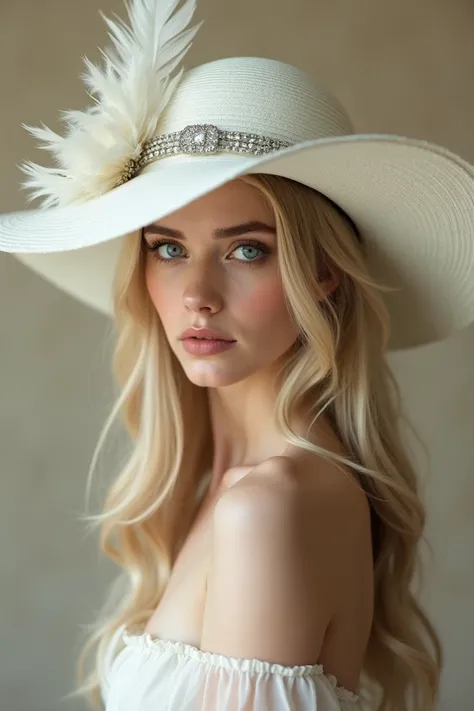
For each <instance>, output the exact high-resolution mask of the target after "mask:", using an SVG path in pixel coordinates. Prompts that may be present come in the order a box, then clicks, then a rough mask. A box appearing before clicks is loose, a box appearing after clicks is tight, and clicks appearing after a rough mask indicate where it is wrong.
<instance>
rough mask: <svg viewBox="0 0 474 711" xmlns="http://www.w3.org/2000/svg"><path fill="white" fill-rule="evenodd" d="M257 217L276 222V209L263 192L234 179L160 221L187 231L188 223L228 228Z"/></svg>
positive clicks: (272, 222)
mask: <svg viewBox="0 0 474 711" xmlns="http://www.w3.org/2000/svg"><path fill="white" fill-rule="evenodd" d="M253 220H255V221H257V220H258V221H261V222H265V223H267V224H269V225H274V224H275V218H274V215H273V210H272V209H271V207H270V205H269V204H268V203H267V200H266V198H265V196H264V195H263V193H261V192H260V190H259V189H258V188H256V187H254V186H253V185H248V184H247V183H244V182H243V181H242V180H233V181H231V182H228V183H225V184H224V185H222V186H220V187H219V188H217V189H216V190H213V191H212V192H210V193H207V195H203V196H202V197H200V198H198V199H197V200H193V202H191V203H189V204H188V205H185V206H184V207H182V208H180V209H179V210H176V212H173V213H171V214H170V215H167V216H166V217H163V218H161V219H160V220H159V221H158V220H157V222H159V224H160V225H165V226H166V227H170V228H175V229H180V230H185V229H186V225H188V226H190V225H193V226H194V227H195V226H196V224H198V223H202V224H205V225H209V226H212V227H225V226H228V225H233V224H237V223H243V222H249V221H253Z"/></svg>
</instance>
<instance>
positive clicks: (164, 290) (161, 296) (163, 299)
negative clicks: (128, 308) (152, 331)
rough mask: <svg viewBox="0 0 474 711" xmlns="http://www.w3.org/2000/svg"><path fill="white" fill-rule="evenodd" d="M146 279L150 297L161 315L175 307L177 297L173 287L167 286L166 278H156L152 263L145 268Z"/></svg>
mask: <svg viewBox="0 0 474 711" xmlns="http://www.w3.org/2000/svg"><path fill="white" fill-rule="evenodd" d="M145 281H146V288H147V290H148V293H149V295H150V299H151V301H152V303H153V305H154V307H155V309H156V310H157V312H158V314H159V315H160V316H161V317H163V315H166V314H169V312H170V310H172V308H173V305H176V303H177V299H176V298H175V296H174V295H173V291H172V289H170V288H169V287H166V286H165V283H164V280H163V279H161V280H159V279H157V278H156V274H155V273H154V269H153V265H152V264H149V265H147V268H146V270H145Z"/></svg>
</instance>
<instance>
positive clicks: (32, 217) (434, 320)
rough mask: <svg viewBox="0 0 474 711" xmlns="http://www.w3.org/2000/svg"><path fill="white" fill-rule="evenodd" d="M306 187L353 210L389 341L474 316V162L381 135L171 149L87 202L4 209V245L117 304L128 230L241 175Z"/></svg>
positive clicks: (75, 288)
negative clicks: (197, 152) (274, 149)
mask: <svg viewBox="0 0 474 711" xmlns="http://www.w3.org/2000/svg"><path fill="white" fill-rule="evenodd" d="M260 172H261V173H270V174H275V175H280V176H285V177H288V178H291V179H293V180H296V181H298V182H300V183H304V184H306V185H309V186H310V187H312V188H315V189H316V190H318V191H320V192H321V193H323V194H324V195H326V196H328V197H329V198H330V199H331V200H333V201H334V202H335V203H337V204H338V205H340V207H341V208H342V209H343V210H344V211H345V212H346V213H347V214H348V215H349V216H350V217H351V218H352V220H353V221H354V222H355V223H356V225H357V226H358V228H359V230H360V232H361V234H362V237H363V240H364V242H365V244H366V250H367V259H368V261H369V267H370V270H371V273H372V275H373V276H374V277H376V278H377V279H379V280H380V281H381V282H382V283H384V284H387V285H388V286H391V287H396V289H397V291H396V292H394V293H391V294H388V295H386V296H385V297H384V298H385V299H386V302H387V305H388V308H389V311H390V315H391V319H392V323H391V328H392V337H391V341H390V344H389V346H390V349H403V348H409V347H414V346H418V345H422V344H425V343H430V342H433V341H438V340H442V339H444V338H446V337H447V336H449V334H450V333H451V332H452V331H454V330H457V329H460V328H464V327H465V326H467V325H468V324H469V323H471V322H472V321H474V171H473V168H472V166H470V165H469V164H468V163H467V162H466V161H464V160H462V159H461V158H460V157H458V156H457V155H455V154H453V153H451V152H450V151H448V150H447V149H444V148H441V147H439V146H436V145H433V144H431V143H428V142H426V141H420V140H417V139H410V138H406V137H402V136H393V135H384V134H365V135H360V134H355V135H349V136H342V137H336V138H324V139H317V140H313V141H307V142H304V143H301V144H299V145H297V146H292V147H290V148H286V149H283V150H280V151H278V153H275V154H272V155H269V156H268V155H267V156H263V157H261V156H260V157H256V156H250V157H249V156H244V155H229V154H226V155H224V154H219V155H215V156H205V157H202V156H180V155H178V156H172V157H169V158H165V159H162V160H159V161H157V162H155V163H152V164H150V165H148V166H147V167H146V168H145V169H144V170H143V171H142V173H141V174H140V175H138V176H137V177H136V178H134V179H132V180H130V181H129V182H127V183H125V184H123V185H121V186H120V187H117V188H115V189H113V190H111V191H109V192H107V193H105V194H104V195H101V196H99V197H96V198H94V199H92V200H89V201H88V202H85V203H82V204H74V205H70V206H64V207H57V208H51V209H47V210H44V209H36V210H25V211H21V212H15V213H10V214H6V215H1V216H0V250H3V251H6V252H11V253H13V254H15V255H16V256H17V257H18V258H19V259H20V260H21V261H22V262H23V263H25V264H27V265H28V266H29V267H31V268H32V269H34V270H35V271H36V272H38V273H39V274H41V275H42V276H43V277H45V278H47V279H48V280H49V281H51V282H52V283H53V284H55V285H56V286H58V287H59V288H61V289H62V290H64V291H66V292H68V293H69V294H71V295H72V296H74V297H75V298H77V299H79V300H80V301H82V302H84V303H85V304H88V305H89V306H91V307H93V308H95V309H98V310H99V311H101V312H103V313H105V314H110V313H111V308H112V307H111V303H112V301H111V291H112V279H113V274H114V270H115V265H116V261H117V257H118V253H119V248H120V244H121V239H120V238H121V237H123V236H124V235H126V234H129V233H132V232H135V231H137V230H139V229H141V228H142V227H143V226H144V225H146V224H149V223H151V222H154V221H156V220H159V219H160V218H162V217H164V216H166V215H167V214H170V213H172V212H174V211H175V210H178V209H179V208H181V207H183V206H184V205H186V204H188V203H189V202H191V201H193V200H195V199H197V198H199V197H200V196H202V195H205V194H206V193H208V192H210V191H212V190H214V189H216V188H218V187H219V186H221V185H223V184H224V183H226V182H228V181H230V180H232V179H235V178H237V177H239V176H241V175H245V174H250V173H260Z"/></svg>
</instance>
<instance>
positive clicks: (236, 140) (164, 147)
mask: <svg viewBox="0 0 474 711" xmlns="http://www.w3.org/2000/svg"><path fill="white" fill-rule="evenodd" d="M290 145H291V143H288V142H287V141H278V140H275V139H273V138H268V137H267V136H259V135H258V134H256V133H244V132H242V131H221V130H220V129H219V128H217V126H213V125H212V124H193V125H191V126H186V127H185V128H183V130H182V131H175V132H174V133H164V134H162V135H161V136H155V137H154V138H151V139H150V140H149V141H146V143H144V145H143V148H142V151H141V153H140V155H139V157H138V158H136V159H132V160H130V161H129V162H128V163H127V166H126V167H125V170H124V172H123V173H122V175H121V177H120V180H119V182H118V183H117V186H118V185H122V183H126V182H128V181H129V180H131V179H132V178H134V177H135V176H136V175H138V173H139V172H140V170H141V169H142V168H144V167H145V166H146V165H148V163H153V162H154V161H156V160H158V159H159V158H164V157H165V156H170V155H176V154H177V153H184V154H187V155H191V154H195V153H198V154H201V155H208V154H212V153H218V152H221V151H225V152H230V153H250V154H251V155H255V156H261V155H265V154H266V153H272V152H273V151H277V150H279V149H280V148H288V146H290Z"/></svg>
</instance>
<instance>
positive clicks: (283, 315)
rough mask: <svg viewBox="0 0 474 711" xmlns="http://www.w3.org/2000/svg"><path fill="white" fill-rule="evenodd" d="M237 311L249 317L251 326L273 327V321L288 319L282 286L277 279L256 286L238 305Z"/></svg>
mask: <svg viewBox="0 0 474 711" xmlns="http://www.w3.org/2000/svg"><path fill="white" fill-rule="evenodd" d="M239 310H240V311H241V312H242V313H245V314H247V315H248V316H250V318H251V320H252V323H253V324H261V325H262V327H263V328H264V327H265V325H269V324H270V325H272V326H274V325H275V321H273V319H278V320H279V321H280V322H281V320H282V319H289V314H288V309H287V306H286V303H285V295H284V291H283V286H282V284H281V281H280V279H279V278H275V279H270V280H268V281H266V282H262V283H260V284H258V285H257V286H256V287H255V289H252V291H251V293H248V294H247V295H246V296H245V298H243V299H242V300H241V302H240V304H239Z"/></svg>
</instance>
